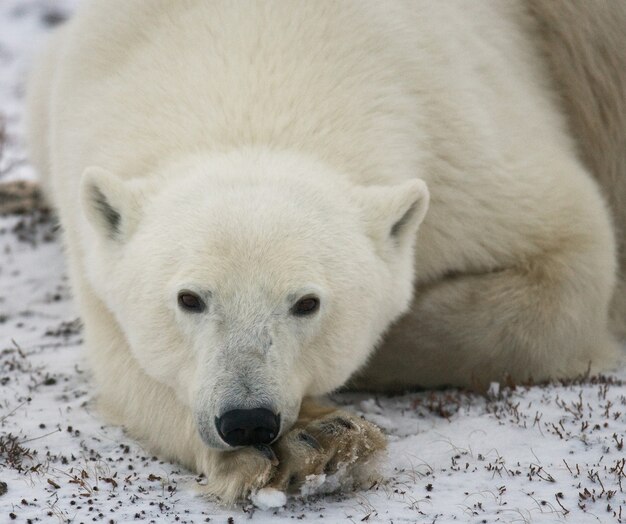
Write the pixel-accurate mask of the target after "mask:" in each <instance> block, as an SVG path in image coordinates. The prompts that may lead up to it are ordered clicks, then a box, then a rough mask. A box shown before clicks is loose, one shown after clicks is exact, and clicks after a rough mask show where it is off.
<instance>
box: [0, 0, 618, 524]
mask: <svg viewBox="0 0 626 524" xmlns="http://www.w3.org/2000/svg"><path fill="white" fill-rule="evenodd" d="M75 3H76V2H75V1H73V0H72V1H69V0H64V1H60V0H57V1H53V0H50V1H46V0H0V118H2V119H3V120H4V122H5V124H6V135H7V136H6V137H5V140H4V143H5V149H4V153H3V154H2V155H0V182H2V181H7V180H10V179H17V178H19V179H23V178H32V177H33V176H34V174H33V172H32V169H31V168H30V167H29V165H28V164H27V163H26V162H25V161H24V160H23V159H24V150H23V147H22V137H23V132H22V120H21V119H22V112H23V100H22V99H23V77H24V71H25V69H26V67H27V65H28V63H29V60H30V57H31V56H32V52H33V50H34V49H36V48H37V46H38V45H40V37H41V35H42V34H43V33H45V31H46V30H47V28H48V27H49V26H50V25H52V24H54V23H55V22H56V21H57V20H58V19H59V18H60V17H62V15H63V13H66V12H70V10H71V7H72V6H73V5H74V4H75ZM81 343H82V342H81V328H80V323H79V322H78V320H77V314H76V311H75V310H74V308H73V306H72V303H71V301H70V297H69V290H68V285H67V279H66V276H65V270H64V262H63V257H62V255H61V248H60V245H59V241H58V234H57V232H56V230H55V227H54V224H53V223H52V221H51V220H50V217H49V216H47V215H46V214H39V215H33V216H22V217H15V216H14V217H5V218H0V523H4V522H10V521H12V520H15V521H16V522H31V521H32V522H57V521H59V522H66V521H71V522H92V521H96V522H98V521H103V522H129V521H134V520H146V521H151V522H208V521H211V522H229V523H230V522H244V521H246V520H252V521H253V522H270V521H271V522H281V521H283V522H293V521H294V520H311V521H313V520H315V521H320V520H322V521H323V520H324V519H325V520H326V521H330V522H359V521H362V522H396V523H397V522H439V523H444V522H452V521H458V522H476V523H481V522H570V523H583V522H607V523H610V522H618V523H619V522H626V492H625V490H626V449H625V448H624V436H625V434H626V385H624V384H623V383H622V382H621V380H620V378H621V379H626V369H621V370H619V371H618V372H616V374H615V375H614V376H611V377H603V378H592V379H585V380H580V381H575V382H572V383H570V384H566V385H564V384H558V385H552V386H547V387H534V388H518V389H516V390H514V391H512V390H510V389H506V388H502V389H500V391H496V390H495V389H494V390H493V391H492V392H491V394H490V395H488V396H478V395H471V394H467V393H463V392H459V391H453V390H451V391H443V392H426V393H419V394H410V395H405V396H402V397H395V398H384V397H376V398H371V397H367V396H357V395H337V396H336V397H335V400H336V401H337V402H338V403H340V404H344V405H345V406H346V407H347V408H348V409H352V410H355V411H357V412H359V413H361V414H363V415H364V416H365V417H367V418H368V419H369V420H371V421H373V422H376V423H378V424H379V425H380V426H381V427H382V428H383V429H384V430H385V431H386V432H387V433H388V435H389V440H390V448H389V456H388V458H387V460H386V461H385V465H384V467H385V476H386V482H385V483H381V484H377V485H375V486H373V487H372V488H371V489H369V490H367V491H362V492H359V493H351V494H343V495H334V496H327V497H318V498H311V499H308V500H306V501H303V500H294V499H291V500H289V502H288V503H287V506H286V507H284V508H282V509H279V510H270V511H261V510H258V509H255V508H254V507H253V506H252V505H251V504H248V505H245V506H242V507H238V508H233V509H223V508H219V507H217V506H215V505H213V504H211V503H210V502H208V501H206V500H204V499H203V498H201V497H200V496H198V495H197V494H196V485H197V484H198V482H201V479H198V478H196V477H195V476H194V475H193V474H191V473H189V472H188V471H185V470H183V469H182V468H180V467H178V466H177V465H175V464H170V463H166V462H162V461H160V460H159V459H158V457H152V456H151V455H150V454H149V453H147V452H146V451H144V450H143V449H142V448H141V447H140V446H139V445H137V444H136V443H135V442H133V441H132V440H130V439H129V438H127V437H126V436H125V435H124V433H123V432H122V431H121V430H120V429H119V428H116V427H110V426H107V425H104V424H103V423H102V421H101V420H100V418H99V417H98V414H97V413H96V412H94V409H93V405H92V401H93V397H92V388H91V385H90V378H89V372H88V371H87V370H86V368H85V364H84V361H83V358H82V356H81V355H82V351H81Z"/></svg>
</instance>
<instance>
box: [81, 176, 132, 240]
mask: <svg viewBox="0 0 626 524" xmlns="http://www.w3.org/2000/svg"><path fill="white" fill-rule="evenodd" d="M80 191H81V201H82V206H83V212H84V213H85V215H86V216H87V219H88V220H89V222H90V224H91V225H92V226H93V228H94V229H95V230H96V231H97V232H98V233H99V234H101V235H103V236H104V237H106V238H108V239H111V240H114V241H116V242H124V241H125V240H127V239H128V238H130V236H131V235H132V234H133V232H134V231H135V227H136V226H137V223H138V222H139V219H140V216H141V205H140V198H139V197H140V195H139V194H138V191H137V189H136V188H134V187H131V184H130V183H129V182H127V181H124V180H122V179H121V178H120V177H118V176H116V175H114V174H112V173H110V172H109V171H106V170H105V169H102V168H99V167H88V168H87V169H85V171H84V172H83V176H82V179H81V188H80Z"/></svg>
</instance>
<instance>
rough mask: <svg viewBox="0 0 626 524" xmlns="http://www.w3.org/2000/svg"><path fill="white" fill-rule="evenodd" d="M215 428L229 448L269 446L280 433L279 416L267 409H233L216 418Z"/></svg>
mask: <svg viewBox="0 0 626 524" xmlns="http://www.w3.org/2000/svg"><path fill="white" fill-rule="evenodd" d="M215 427H216V428H217V433H218V435H219V436H220V438H221V439H222V440H223V441H224V442H226V444H228V445H229V446H233V447H236V446H252V445H257V444H270V443H271V442H272V441H274V440H275V439H276V437H277V436H278V433H279V431H280V415H277V414H275V413H274V412H273V411H272V410H270V409H267V408H255V409H233V410H231V411H227V412H226V413H224V414H223V415H222V416H220V417H216V418H215Z"/></svg>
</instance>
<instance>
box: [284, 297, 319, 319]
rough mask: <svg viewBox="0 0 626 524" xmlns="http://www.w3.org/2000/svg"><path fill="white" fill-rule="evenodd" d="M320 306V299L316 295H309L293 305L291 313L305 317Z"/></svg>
mask: <svg viewBox="0 0 626 524" xmlns="http://www.w3.org/2000/svg"><path fill="white" fill-rule="evenodd" d="M319 308H320V299H319V298H317V297H316V296H315V295H307V296H304V297H302V298H301V299H300V300H298V301H297V302H296V303H295V304H294V305H293V307H292V308H291V313H292V314H293V315H295V316H297V317H304V316H306V315H311V314H313V313H315V312H316V311H317V310H318V309H319Z"/></svg>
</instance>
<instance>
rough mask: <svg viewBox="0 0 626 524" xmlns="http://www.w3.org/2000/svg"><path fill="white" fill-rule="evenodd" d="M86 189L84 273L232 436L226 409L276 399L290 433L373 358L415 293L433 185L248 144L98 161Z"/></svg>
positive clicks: (135, 342)
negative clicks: (367, 182) (346, 169)
mask: <svg viewBox="0 0 626 524" xmlns="http://www.w3.org/2000/svg"><path fill="white" fill-rule="evenodd" d="M82 199H83V200H82V203H83V209H84V211H85V213H86V215H87V217H88V219H89V220H88V223H89V225H88V226H87V227H86V229H85V231H84V235H83V237H84V243H85V252H86V260H85V263H86V271H87V274H88V278H89V279H90V282H91V284H92V285H93V287H94V289H95V290H96V292H97V293H98V294H99V295H100V297H101V298H102V300H103V301H104V302H105V304H106V305H107V306H108V308H110V310H111V311H112V312H113V314H114V315H115V317H116V319H117V321H118V323H119V325H120V327H121V329H122V330H123V332H124V335H125V337H126V339H127V341H128V343H129V346H130V349H131V352H132V356H133V357H134V359H135V360H136V361H137V362H138V364H139V365H140V366H141V367H142V368H143V370H144V371H145V373H146V374H148V375H149V376H150V377H152V378H153V379H155V380H157V381H159V382H161V383H163V384H166V385H168V386H169V387H171V388H172V390H173V391H174V392H175V394H176V395H177V396H178V398H179V400H180V401H181V402H183V403H184V404H185V405H187V406H188V407H189V408H190V409H191V410H193V413H194V417H195V420H196V423H197V426H198V431H199V432H200V435H201V436H202V438H203V440H204V441H205V442H206V444H207V445H209V446H211V447H214V448H222V449H225V448H227V447H228V444H227V443H226V442H225V441H224V438H223V435H222V434H221V433H220V430H219V428H218V427H217V426H218V424H217V421H219V420H220V417H221V416H222V415H223V414H224V413H228V412H230V411H232V410H253V409H261V408H262V409H266V410H268V411H270V412H272V413H274V414H276V415H277V417H279V419H278V418H277V420H280V423H279V426H280V428H279V429H278V432H281V431H284V430H285V429H287V428H289V427H290V426H291V425H292V424H293V422H294V421H295V420H296V418H297V415H298V410H299V406H300V402H301V400H302V398H303V397H304V396H308V395H320V394H323V393H327V392H329V391H331V390H333V389H335V388H337V387H339V386H341V385H342V384H343V383H344V382H345V381H346V380H347V379H348V378H349V377H350V375H351V374H352V373H354V372H355V371H356V370H357V369H358V368H360V367H361V366H362V365H363V364H364V363H365V362H366V360H367V358H368V355H369V354H370V353H371V352H372V350H373V349H374V347H375V345H376V343H377V341H378V340H379V338H380V336H381V334H382V333H383V332H384V330H385V329H386V328H387V326H388V325H389V323H390V322H392V321H393V320H394V319H395V318H397V317H398V316H399V315H400V314H401V313H402V312H403V311H405V310H406V308H407V307H408V304H409V301H410V298H411V295H412V281H413V258H414V255H413V249H414V239H415V236H416V230H417V228H418V225H419V224H420V222H421V221H422V219H423V217H424V214H425V212H426V208H427V205H428V192H427V189H426V187H425V184H424V183H423V182H421V181H419V180H413V181H409V182H406V183H404V184H402V185H399V186H392V187H382V186H377V187H354V186H352V185H350V184H349V183H348V182H347V180H346V177H345V175H342V174H340V173H337V172H334V171H333V170H332V169H330V168H328V167H326V166H325V165H320V164H319V163H317V162H314V161H312V160H310V159H308V158H304V157H300V156H296V155H291V154H286V153H284V154H278V153H269V152H266V151H257V150H250V151H237V152H234V153H230V154H224V155H219V156H218V155H215V156H210V157H194V158H189V159H187V160H185V161H182V162H177V163H172V164H170V165H169V166H168V167H167V168H165V169H163V170H162V171H159V172H158V173H155V174H151V175H148V176H144V177H140V178H136V179H131V180H122V179H121V178H119V177H118V176H116V175H113V174H110V173H108V172H106V171H103V170H101V169H98V168H91V169H88V170H87V172H86V173H85V175H84V176H83V182H82ZM277 436H278V435H274V434H272V436H271V437H272V438H275V437H277Z"/></svg>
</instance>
